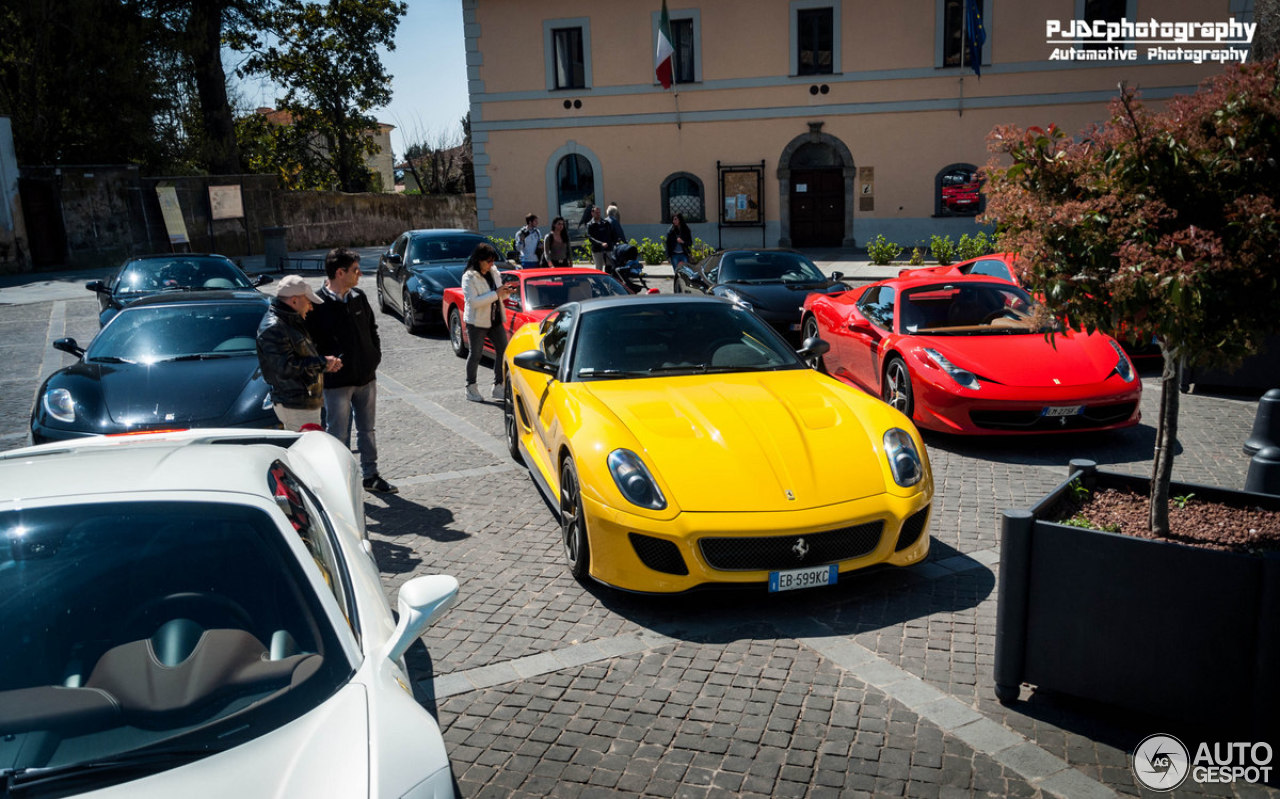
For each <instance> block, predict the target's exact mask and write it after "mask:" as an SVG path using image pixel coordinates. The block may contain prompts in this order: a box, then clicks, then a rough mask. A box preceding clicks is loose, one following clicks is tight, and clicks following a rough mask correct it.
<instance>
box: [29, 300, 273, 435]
mask: <svg viewBox="0 0 1280 799" xmlns="http://www.w3.org/2000/svg"><path fill="white" fill-rule="evenodd" d="M269 302H270V298H269V297H267V296H266V295H264V294H261V293H259V292H258V291H256V290H254V289H252V288H250V289H244V290H239V291H210V292H202V293H199V294H191V293H187V292H175V293H173V294H161V295H157V296H153V297H148V298H145V299H141V300H138V301H137V302H134V303H130V304H129V305H127V306H126V307H125V308H124V309H123V310H121V311H120V312H119V313H117V314H116V315H115V317H114V318H112V320H111V321H110V322H108V323H107V325H106V326H105V327H103V328H102V330H101V331H100V332H99V333H98V335H97V336H95V337H94V339H93V341H92V342H90V343H89V347H88V349H82V348H81V347H80V346H79V345H78V344H76V341H75V339H71V338H62V339H58V340H57V341H55V342H54V344H53V346H54V348H55V349H59V350H62V351H63V352H68V353H71V354H72V355H76V356H79V358H80V362H79V363H76V364H73V365H71V366H68V367H66V368H65V369H61V370H59V371H57V372H54V373H53V375H51V376H50V377H49V379H48V380H46V381H45V383H44V385H43V386H41V387H40V391H39V393H37V394H36V402H35V407H34V408H32V409H31V437H32V439H33V440H34V441H35V443H37V444H40V443H44V442H46V441H61V440H65V439H68V438H78V437H81V436H90V435H96V434H103V433H130V432H135V431H143V430H162V429H170V428H188V427H278V426H279V422H278V420H277V419H276V415H275V412H274V411H273V410H272V406H271V398H270V394H269V389H268V388H267V383H266V381H264V380H263V379H262V371H261V370H260V369H259V368H258V352H257V348H256V336H257V332H258V324H259V323H260V322H261V321H262V315H263V314H265V313H266V311H267V303H269Z"/></svg>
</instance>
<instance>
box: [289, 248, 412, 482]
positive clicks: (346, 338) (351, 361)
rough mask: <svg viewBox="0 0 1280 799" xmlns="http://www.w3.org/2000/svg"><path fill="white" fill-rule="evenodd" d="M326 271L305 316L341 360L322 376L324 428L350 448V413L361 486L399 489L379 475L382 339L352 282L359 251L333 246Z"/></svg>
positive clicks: (323, 348) (319, 343) (324, 351)
mask: <svg viewBox="0 0 1280 799" xmlns="http://www.w3.org/2000/svg"><path fill="white" fill-rule="evenodd" d="M324 271H325V274H326V275H328V280H326V281H325V284H324V287H323V288H321V289H320V297H321V299H323V300H324V302H323V303H321V304H320V305H318V306H316V307H315V308H314V309H313V310H312V311H311V313H310V314H309V315H308V316H307V318H306V319H305V320H304V321H305V322H306V325H307V332H309V333H310V334H311V338H312V340H313V341H315V343H316V349H318V350H319V351H320V354H321V355H336V356H338V357H340V358H341V359H342V368H341V369H339V370H338V371H336V372H334V373H333V374H331V375H329V376H328V377H327V378H325V381H324V417H325V425H326V428H325V429H326V430H328V431H329V433H330V434H331V435H332V436H333V437H334V438H336V439H338V440H339V441H341V442H342V443H343V444H344V445H345V446H346V447H347V448H348V449H350V447H351V417H352V415H353V414H354V416H355V421H356V449H357V450H358V451H359V452H360V472H361V475H362V476H363V477H364V487H365V490H367V491H373V492H375V493H379V494H395V493H397V491H398V489H397V488H396V487H395V486H393V485H391V484H390V483H388V482H387V481H386V480H384V479H382V476H381V475H379V474H378V442H377V439H376V438H375V433H374V430H375V426H376V420H377V402H378V381H377V372H378V364H379V363H381V362H382V342H381V341H380V340H379V338H378V324H377V322H376V321H375V320H374V313H373V308H372V307H371V306H370V305H369V299H368V297H366V296H365V294H364V292H363V291H361V290H360V289H359V288H357V287H356V286H357V284H359V282H360V275H361V272H360V253H358V252H356V251H355V250H351V249H348V248H346V247H335V248H333V249H332V250H330V251H329V253H328V255H326V256H325V259H324Z"/></svg>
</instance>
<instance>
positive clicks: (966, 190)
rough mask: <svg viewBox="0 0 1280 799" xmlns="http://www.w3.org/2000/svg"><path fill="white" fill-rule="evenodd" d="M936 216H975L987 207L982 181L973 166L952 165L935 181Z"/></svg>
mask: <svg viewBox="0 0 1280 799" xmlns="http://www.w3.org/2000/svg"><path fill="white" fill-rule="evenodd" d="M934 191H935V194H934V214H935V215H936V216H974V215H975V214H978V213H980V212H981V211H982V208H983V206H984V205H986V198H985V197H983V196H982V181H981V180H980V179H979V178H978V168H977V167H976V166H974V165H973V164H952V165H950V166H948V167H946V168H944V169H943V170H942V171H940V172H939V173H938V174H937V177H936V178H935V180H934Z"/></svg>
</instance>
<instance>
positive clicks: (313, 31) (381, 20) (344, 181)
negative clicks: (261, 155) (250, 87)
mask: <svg viewBox="0 0 1280 799" xmlns="http://www.w3.org/2000/svg"><path fill="white" fill-rule="evenodd" d="M406 10H407V9H406V6H405V4H404V3H402V2H396V0H327V2H324V3H311V2H304V0H283V1H282V2H280V3H279V4H278V5H277V6H276V8H275V9H274V10H273V11H272V12H271V13H270V15H269V19H268V22H269V27H270V30H271V31H272V32H273V34H274V37H275V38H274V40H273V41H271V42H269V43H268V42H266V41H265V39H264V38H262V37H257V36H251V37H246V38H244V39H243V40H241V41H242V43H243V44H245V46H247V47H249V48H250V49H251V50H252V54H251V55H250V57H249V58H248V59H247V61H246V62H245V64H244V65H243V66H242V67H241V68H240V71H241V72H242V73H261V74H264V75H266V76H267V77H269V78H270V79H271V80H273V81H275V82H276V83H277V84H279V85H281V86H283V87H285V96H284V98H283V99H282V100H281V102H280V103H279V106H280V108H281V109H282V110H285V111H288V112H289V113H290V114H292V116H293V127H294V128H296V129H297V132H298V134H299V135H301V136H303V137H305V139H306V140H307V141H308V142H309V143H311V144H312V146H311V147H309V149H308V152H307V153H306V156H307V159H308V160H307V161H304V164H305V165H307V167H308V168H310V165H313V164H314V163H321V164H323V165H324V166H325V167H326V168H327V170H328V171H329V173H330V174H331V175H332V176H333V178H332V179H333V183H334V185H335V186H336V187H337V188H340V189H341V190H343V191H368V190H369V189H370V188H372V187H373V185H374V181H373V176H372V175H371V174H370V171H369V169H368V167H367V166H365V156H367V155H370V154H373V153H375V152H377V145H376V144H375V143H374V142H373V139H372V137H371V136H370V135H369V134H370V132H371V131H372V130H373V129H374V128H375V127H376V125H377V122H376V120H374V119H373V117H371V116H370V115H369V113H368V112H369V111H370V110H371V109H374V108H377V107H380V106H385V105H387V104H388V103H390V102H391V76H390V75H388V74H387V72H386V70H385V69H384V68H383V65H382V61H381V59H380V57H379V55H378V48H379V47H385V48H387V49H388V50H394V49H395V31H396V28H397V27H398V26H399V24H400V17H402V16H403V15H404V14H405V12H406Z"/></svg>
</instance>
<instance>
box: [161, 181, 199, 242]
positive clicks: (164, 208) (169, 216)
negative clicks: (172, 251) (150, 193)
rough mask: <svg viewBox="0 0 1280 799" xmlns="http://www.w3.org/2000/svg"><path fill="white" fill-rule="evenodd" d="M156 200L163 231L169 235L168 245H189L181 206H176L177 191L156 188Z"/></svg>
mask: <svg viewBox="0 0 1280 799" xmlns="http://www.w3.org/2000/svg"><path fill="white" fill-rule="evenodd" d="M156 199H158V200H159V201H160V215H161V217H163V219H164V229H165V230H166V231H168V233H169V244H171V245H173V244H190V243H191V239H189V238H187V223H186V222H184V221H183V219H182V206H181V205H179V204H178V191H177V189H175V188H174V187H173V186H156Z"/></svg>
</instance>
